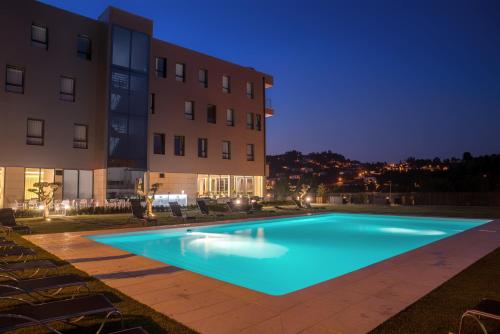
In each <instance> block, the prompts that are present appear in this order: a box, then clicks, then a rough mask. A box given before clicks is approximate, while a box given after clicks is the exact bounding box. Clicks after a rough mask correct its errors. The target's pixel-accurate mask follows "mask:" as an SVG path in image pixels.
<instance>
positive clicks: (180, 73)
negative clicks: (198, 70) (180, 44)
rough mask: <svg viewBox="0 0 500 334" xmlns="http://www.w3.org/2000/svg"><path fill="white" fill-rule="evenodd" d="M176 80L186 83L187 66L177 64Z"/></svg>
mask: <svg viewBox="0 0 500 334" xmlns="http://www.w3.org/2000/svg"><path fill="white" fill-rule="evenodd" d="M175 80H177V81H181V82H184V81H186V65H185V64H180V63H177V64H175Z"/></svg>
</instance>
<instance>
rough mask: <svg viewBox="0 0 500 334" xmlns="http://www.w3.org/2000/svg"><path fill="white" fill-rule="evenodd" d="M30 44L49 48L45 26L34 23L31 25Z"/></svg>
mask: <svg viewBox="0 0 500 334" xmlns="http://www.w3.org/2000/svg"><path fill="white" fill-rule="evenodd" d="M31 45H32V46H36V47H38V48H42V49H46V50H47V49H48V48H49V38H48V31H47V27H43V26H41V25H38V24H34V23H33V24H32V25H31Z"/></svg>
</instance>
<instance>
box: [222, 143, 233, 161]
mask: <svg viewBox="0 0 500 334" xmlns="http://www.w3.org/2000/svg"><path fill="white" fill-rule="evenodd" d="M222 159H226V160H229V159H231V142H230V141H227V140H224V141H223V142H222Z"/></svg>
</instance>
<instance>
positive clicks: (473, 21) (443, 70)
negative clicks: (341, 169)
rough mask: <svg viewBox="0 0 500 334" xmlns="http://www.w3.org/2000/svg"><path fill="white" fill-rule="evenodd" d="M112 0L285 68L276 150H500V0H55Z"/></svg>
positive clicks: (263, 64)
mask: <svg viewBox="0 0 500 334" xmlns="http://www.w3.org/2000/svg"><path fill="white" fill-rule="evenodd" d="M44 2H46V3H49V4H53V5H55V6H57V7H61V8H64V9H67V10H70V11H73V12H77V13H80V14H82V15H85V16H89V17H93V18H96V17H97V16H98V15H99V14H100V13H101V12H102V11H103V10H104V7H105V6H106V5H107V4H109V5H113V6H116V7H119V8H122V9H125V10H127V11H131V12H134V13H137V14H140V15H143V16H146V17H149V18H151V19H153V20H154V27H155V30H154V35H155V37H157V38H160V39H164V40H166V41H169V42H172V43H175V44H178V45H182V46H185V47H188V48H191V49H195V50H198V51H201V52H204V53H208V54H210V55H213V56H216V57H220V58H222V59H226V60H229V61H232V62H236V63H239V64H241V65H248V66H253V67H255V68H256V69H258V70H261V71H263V72H267V73H270V74H272V75H274V77H275V86H274V87H273V88H272V89H271V91H270V92H269V94H270V96H271V98H272V102H273V106H274V108H275V112H276V116H275V117H273V118H271V119H268V120H269V121H268V152H269V153H281V152H284V151H286V150H290V149H297V150H301V151H303V152H309V151H318V150H327V149H331V150H333V151H335V152H339V153H342V154H344V155H345V156H346V157H349V158H352V159H358V160H363V161H373V160H386V161H397V160H400V159H404V158H407V157H409V156H416V157H429V158H433V157H435V156H439V157H451V156H457V157H460V156H461V155H462V152H464V151H470V152H472V153H473V154H474V155H480V154H489V153H500V1H497V0H491V1H481V0H469V1H459V0H450V1H439V0H429V1H422V0H416V1H382V0H380V1H368V0H367V1H328V0H325V1H311V0H309V1H305V0H303V1H288V0H287V1H284V0H283V1H266V0H257V1H239V0H237V1H235V0H223V1H214V0H210V1H204V0H196V1H190V0H183V1H159V0H134V1H132V0H128V1H127V0H120V1H116V0H110V1H103V0H85V1H83V0H81V1H74V0H45V1H44Z"/></svg>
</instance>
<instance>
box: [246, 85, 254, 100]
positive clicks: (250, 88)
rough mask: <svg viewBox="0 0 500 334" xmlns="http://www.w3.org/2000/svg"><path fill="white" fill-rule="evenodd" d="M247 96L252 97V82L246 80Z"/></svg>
mask: <svg viewBox="0 0 500 334" xmlns="http://www.w3.org/2000/svg"><path fill="white" fill-rule="evenodd" d="M247 97H248V98H250V99H253V82H247Z"/></svg>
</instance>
